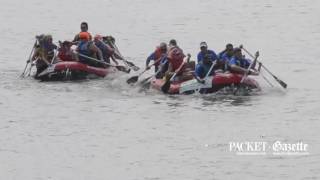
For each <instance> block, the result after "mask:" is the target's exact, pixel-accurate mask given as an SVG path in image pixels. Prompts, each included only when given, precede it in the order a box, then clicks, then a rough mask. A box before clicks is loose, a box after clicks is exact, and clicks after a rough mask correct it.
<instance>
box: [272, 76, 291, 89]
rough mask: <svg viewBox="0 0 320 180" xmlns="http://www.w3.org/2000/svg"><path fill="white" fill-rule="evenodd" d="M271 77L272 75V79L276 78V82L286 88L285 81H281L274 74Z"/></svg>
mask: <svg viewBox="0 0 320 180" xmlns="http://www.w3.org/2000/svg"><path fill="white" fill-rule="evenodd" d="M273 77H274V79H276V80H277V82H278V83H279V84H280V85H281V86H282V87H283V88H284V89H286V88H287V86H288V85H287V84H286V83H285V82H283V81H282V80H280V79H278V78H277V77H275V76H273Z"/></svg>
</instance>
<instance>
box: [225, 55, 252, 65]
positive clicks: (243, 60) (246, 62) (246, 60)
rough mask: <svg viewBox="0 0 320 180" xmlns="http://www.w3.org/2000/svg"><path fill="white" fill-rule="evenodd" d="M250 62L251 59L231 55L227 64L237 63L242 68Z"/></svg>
mask: <svg viewBox="0 0 320 180" xmlns="http://www.w3.org/2000/svg"><path fill="white" fill-rule="evenodd" d="M250 64H251V61H250V60H249V59H245V58H242V59H237V58H236V57H232V58H231V60H230V61H229V65H237V66H240V67H242V68H248V67H249V66H250Z"/></svg>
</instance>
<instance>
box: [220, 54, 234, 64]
mask: <svg viewBox="0 0 320 180" xmlns="http://www.w3.org/2000/svg"><path fill="white" fill-rule="evenodd" d="M232 58H233V56H231V57H229V56H228V55H227V53H226V52H225V53H220V54H219V59H220V60H221V61H222V62H225V63H229V61H230V60H231V59H232Z"/></svg>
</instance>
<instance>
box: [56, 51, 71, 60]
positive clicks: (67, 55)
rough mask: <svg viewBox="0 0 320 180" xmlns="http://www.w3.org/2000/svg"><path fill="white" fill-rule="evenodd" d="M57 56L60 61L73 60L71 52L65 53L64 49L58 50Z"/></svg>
mask: <svg viewBox="0 0 320 180" xmlns="http://www.w3.org/2000/svg"><path fill="white" fill-rule="evenodd" d="M58 57H59V59H61V60H62V61H75V60H74V59H73V56H72V54H71V53H66V51H64V50H59V53H58Z"/></svg>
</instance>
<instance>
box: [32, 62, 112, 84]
mask: <svg viewBox="0 0 320 180" xmlns="http://www.w3.org/2000/svg"><path fill="white" fill-rule="evenodd" d="M116 71H117V69H116V68H114V67H107V68H102V67H101V68H100V67H93V66H89V65H86V64H83V63H80V62H75V61H62V62H58V63H56V64H53V65H52V66H50V67H48V68H47V69H46V70H44V71H43V72H41V73H40V74H39V76H38V79H40V80H43V81H54V80H56V81H57V80H58V81H59V80H78V79H86V78H88V77H89V76H90V78H94V77H105V76H107V75H108V74H110V73H114V72H116Z"/></svg>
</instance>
